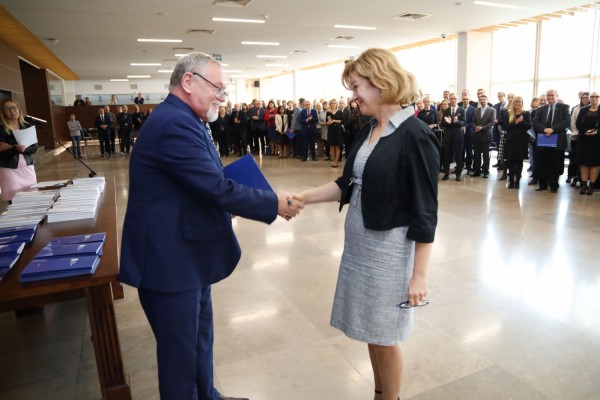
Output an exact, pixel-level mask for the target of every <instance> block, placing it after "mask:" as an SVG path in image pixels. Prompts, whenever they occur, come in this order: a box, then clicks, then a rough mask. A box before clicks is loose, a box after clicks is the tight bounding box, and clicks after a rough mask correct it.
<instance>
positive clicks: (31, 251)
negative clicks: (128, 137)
mask: <svg viewBox="0 0 600 400" xmlns="http://www.w3.org/2000/svg"><path fill="white" fill-rule="evenodd" d="M96 232H106V242H105V243H104V254H103V255H102V257H101V258H100V264H99V266H98V268H97V270H96V272H95V273H94V274H93V275H90V276H85V277H72V278H62V279H52V280H47V281H42V282H31V283H21V282H19V274H20V273H21V271H22V270H23V268H25V266H26V265H27V264H28V263H29V261H31V259H32V258H33V257H34V256H35V255H36V254H37V253H38V251H39V250H40V249H41V248H42V247H44V246H45V245H46V244H47V243H48V242H49V241H50V239H52V238H54V237H58V236H73V235H82V234H87V233H96ZM117 246H118V243H117V207H116V196H115V181H114V177H113V178H112V179H107V181H106V187H105V189H104V193H103V194H102V195H101V196H100V200H99V201H98V208H97V212H96V217H95V218H94V219H84V220H79V221H68V222H55V223H52V224H49V223H47V222H46V220H44V222H42V223H41V224H40V225H39V226H38V229H37V232H36V234H35V238H34V241H33V242H32V243H30V244H28V245H27V246H25V249H24V250H23V253H22V254H21V257H20V258H19V261H18V262H17V264H15V266H14V267H13V268H12V269H11V270H10V271H9V272H8V273H7V274H6V275H5V276H4V279H3V280H2V281H1V282H0V311H11V310H16V309H23V308H30V307H40V306H43V305H46V304H51V303H58V302H63V301H68V300H73V299H78V298H82V297H85V299H86V303H87V309H88V315H89V318H90V326H91V330H92V337H91V339H92V342H93V343H94V352H95V355H96V365H97V367H98V375H99V378H100V387H101V389H102V398H103V399H117V400H121V399H131V390H130V388H129V377H128V375H127V374H126V373H125V371H124V368H123V358H122V355H121V346H120V344H119V335H118V332H117V321H116V319H115V310H114V306H113V299H121V298H123V287H122V286H121V284H120V283H119V282H118V281H117V274H118V272H119V256H118V247H117Z"/></svg>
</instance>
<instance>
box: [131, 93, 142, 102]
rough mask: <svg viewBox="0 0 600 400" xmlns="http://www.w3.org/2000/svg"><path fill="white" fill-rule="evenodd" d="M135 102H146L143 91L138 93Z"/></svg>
mask: <svg viewBox="0 0 600 400" xmlns="http://www.w3.org/2000/svg"><path fill="white" fill-rule="evenodd" d="M133 102H134V103H135V104H144V96H142V94H141V93H138V95H137V97H136V98H135V99H133Z"/></svg>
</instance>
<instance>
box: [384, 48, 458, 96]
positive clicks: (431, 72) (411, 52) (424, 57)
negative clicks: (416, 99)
mask: <svg viewBox="0 0 600 400" xmlns="http://www.w3.org/2000/svg"><path fill="white" fill-rule="evenodd" d="M395 54H396V57H398V61H400V64H401V65H402V66H403V67H404V68H406V69H407V70H409V71H410V72H412V73H413V74H414V75H415V76H416V78H417V82H418V84H419V87H420V88H421V92H422V93H423V94H424V95H429V96H431V98H432V99H433V100H440V99H441V98H442V92H443V91H444V90H450V91H451V92H454V91H455V90H456V40H446V41H443V42H440V43H434V44H430V45H426V46H420V47H414V48H412V49H407V50H400V51H397V52H396V53H395Z"/></svg>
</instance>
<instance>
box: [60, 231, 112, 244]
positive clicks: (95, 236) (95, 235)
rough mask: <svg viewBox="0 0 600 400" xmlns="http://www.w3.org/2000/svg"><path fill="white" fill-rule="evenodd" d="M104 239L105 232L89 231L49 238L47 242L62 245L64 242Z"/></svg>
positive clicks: (86, 241) (87, 241)
mask: <svg viewBox="0 0 600 400" xmlns="http://www.w3.org/2000/svg"><path fill="white" fill-rule="evenodd" d="M105 240H106V232H102V233H91V234H89V235H77V236H63V237H57V238H54V239H52V240H50V242H48V245H49V246H56V245H64V244H78V243H92V242H104V241H105Z"/></svg>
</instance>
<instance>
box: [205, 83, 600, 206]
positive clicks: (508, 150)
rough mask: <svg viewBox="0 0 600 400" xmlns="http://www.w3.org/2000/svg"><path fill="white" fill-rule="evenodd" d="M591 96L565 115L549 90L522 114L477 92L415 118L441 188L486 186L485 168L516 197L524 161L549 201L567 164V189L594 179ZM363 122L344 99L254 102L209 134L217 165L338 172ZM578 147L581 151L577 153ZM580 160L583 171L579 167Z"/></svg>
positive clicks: (423, 105) (421, 103)
mask: <svg viewBox="0 0 600 400" xmlns="http://www.w3.org/2000/svg"><path fill="white" fill-rule="evenodd" d="M596 95H597V93H596V92H593V93H592V94H590V93H589V92H580V93H579V97H580V99H581V101H580V104H578V105H577V106H575V107H573V109H572V110H571V111H570V110H569V106H568V105H566V104H564V103H563V102H562V101H561V99H560V98H558V93H557V91H556V90H548V91H547V92H546V93H543V94H540V95H539V96H538V97H534V98H533V99H532V101H531V103H530V105H529V107H527V106H526V105H525V104H524V100H523V98H522V97H521V96H515V95H514V94H513V93H508V95H507V94H506V93H504V92H499V93H497V99H498V101H497V102H496V103H495V104H494V103H492V101H491V100H490V99H489V98H488V96H487V94H486V93H485V90H484V89H479V90H477V98H476V100H475V99H472V98H471V96H470V93H469V91H468V90H463V91H462V92H461V97H460V98H459V97H458V96H457V95H456V94H454V93H450V91H444V93H443V98H442V100H441V101H439V102H437V103H435V102H433V101H432V100H431V99H430V97H428V96H426V97H423V98H420V99H418V100H417V101H416V102H415V108H416V111H415V116H416V117H417V118H419V119H420V120H422V121H424V122H425V123H426V124H427V125H428V126H429V127H430V128H431V130H432V131H433V132H434V133H435V134H436V136H437V138H438V140H439V142H440V163H441V171H442V173H443V176H442V178H441V179H442V180H444V181H445V180H449V178H450V175H451V174H453V175H455V179H456V180H457V181H461V180H462V179H463V172H464V171H466V176H470V177H483V178H488V177H489V175H490V168H497V170H498V171H499V178H498V179H499V180H502V181H507V188H509V189H519V188H520V185H521V180H522V175H523V162H524V161H525V160H528V161H529V169H528V171H527V172H530V173H531V175H530V178H531V179H529V181H528V182H527V183H528V185H537V187H536V190H538V191H545V190H548V189H549V190H550V191H551V192H553V193H555V192H557V191H558V187H559V183H558V180H559V176H560V175H562V174H563V173H564V170H565V168H564V164H565V156H568V158H569V167H568V170H567V183H570V184H571V186H572V187H577V185H578V184H579V187H581V188H582V190H581V192H582V194H583V193H589V194H592V193H593V191H594V189H593V186H594V185H593V183H594V182H595V181H596V180H597V178H598V174H599V172H600V147H599V146H600V143H596V140H597V138H598V136H596V135H597V134H596V133H595V132H596V131H597V128H598V127H597V126H596V122H595V121H594V120H593V118H595V117H597V113H596V111H595V110H596V108H597V100H594V99H597V97H596ZM594 103H596V104H594ZM584 109H585V110H586V111H585V112H583V113H580V110H584ZM588 110H589V111H591V113H589V111H588ZM580 114H581V115H582V116H581V118H582V120H581V121H580V122H579V124H580V125H581V129H584V133H583V134H582V135H579V134H578V132H579V131H580V128H579V127H578V125H577V124H578V122H577V118H578V116H579V115H580ZM370 118H371V117H370V116H367V115H365V114H364V113H361V109H360V108H359V107H358V105H357V104H356V102H354V101H352V100H351V99H350V98H348V99H344V98H340V99H331V100H329V101H328V100H324V99H320V100H313V101H312V102H311V101H310V100H306V99H304V98H300V99H299V101H298V102H296V101H294V100H288V101H286V100H269V101H268V102H266V101H259V100H257V99H254V100H252V102H250V103H248V104H247V103H241V104H232V103H231V102H230V101H228V102H227V104H226V105H223V106H221V107H220V109H219V117H218V118H217V120H216V121H215V122H214V123H211V124H210V128H211V130H212V135H213V138H214V142H215V145H216V146H217V147H218V148H219V152H220V155H221V156H222V157H228V156H229V155H231V154H234V155H237V156H240V157H241V156H243V155H245V154H247V153H248V152H251V153H252V154H259V153H262V154H263V155H267V156H276V157H279V158H286V157H296V158H298V159H300V160H302V161H308V160H317V158H318V157H319V156H322V157H323V160H324V161H331V166H332V167H337V166H338V163H339V162H340V161H341V160H342V157H343V155H347V153H348V151H349V150H350V148H351V146H352V142H353V140H354V137H355V136H356V134H357V133H358V131H359V130H360V128H361V127H362V126H364V125H365V124H367V123H368V122H369V120H370ZM540 134H543V136H544V138H540V137H539V135H540ZM543 139H546V140H543ZM538 140H540V141H538ZM581 140H582V141H583V142H585V143H586V146H585V147H580V146H578V142H579V141H581ZM548 141H549V142H548ZM491 150H496V151H497V163H496V164H495V165H490V151H491ZM581 158H583V159H584V162H585V164H581V163H580V161H579V160H580V159H581ZM453 163H454V164H455V167H454V169H453V170H452V171H451V170H450V166H451V165H452V164H453ZM581 182H583V183H581Z"/></svg>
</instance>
